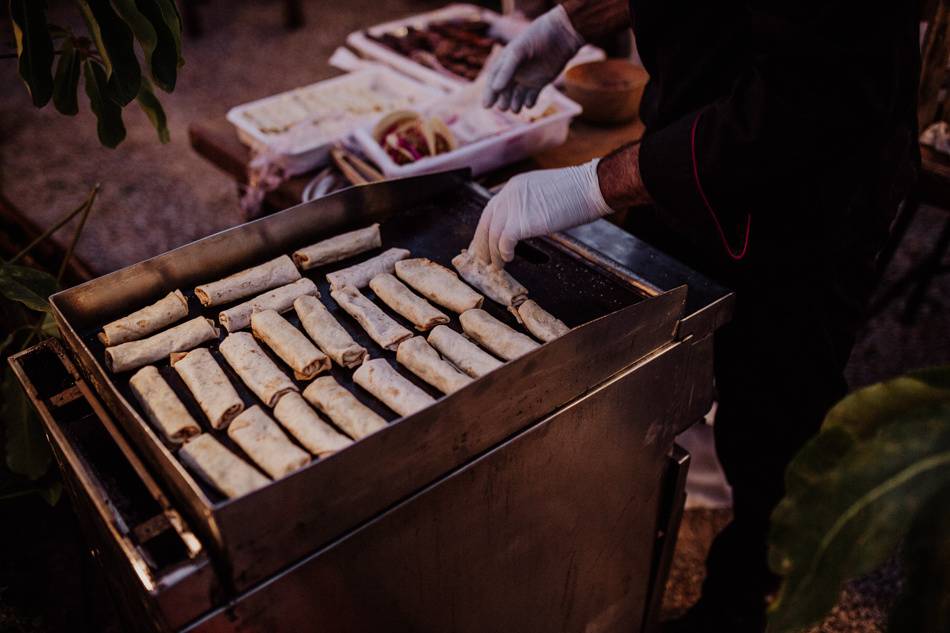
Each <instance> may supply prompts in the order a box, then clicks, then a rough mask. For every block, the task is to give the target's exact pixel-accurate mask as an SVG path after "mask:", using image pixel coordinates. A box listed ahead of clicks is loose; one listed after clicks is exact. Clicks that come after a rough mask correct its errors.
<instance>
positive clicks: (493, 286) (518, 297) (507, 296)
mask: <svg viewBox="0 0 950 633" xmlns="http://www.w3.org/2000/svg"><path fill="white" fill-rule="evenodd" d="M452 265H453V266H455V270H457V271H459V274H460V275H461V276H462V279H464V280H465V281H467V282H468V283H470V284H472V285H473V286H475V287H476V288H478V289H479V290H481V291H482V292H483V293H485V295H486V296H487V297H488V298H489V299H491V300H492V301H494V302H495V303H500V304H501V305H503V306H506V307H507V306H516V305H519V304H520V303H521V302H522V301H524V300H525V299H527V298H528V289H527V288H525V287H524V286H522V285H521V284H520V283H518V280H517V279H515V278H514V277H512V276H511V275H510V274H508V272H507V271H505V269H504V268H495V267H494V266H491V265H489V264H486V263H484V262H483V261H481V260H480V259H478V257H477V256H476V255H475V253H472V252H470V251H467V250H465V249H462V252H461V253H459V254H458V255H456V256H455V257H453V258H452Z"/></svg>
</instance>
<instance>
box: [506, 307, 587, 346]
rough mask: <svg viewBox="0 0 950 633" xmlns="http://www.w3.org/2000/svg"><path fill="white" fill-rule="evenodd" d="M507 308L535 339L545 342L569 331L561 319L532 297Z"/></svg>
mask: <svg viewBox="0 0 950 633" xmlns="http://www.w3.org/2000/svg"><path fill="white" fill-rule="evenodd" d="M508 310H509V311H510V312H511V313H512V314H514V315H515V318H516V319H518V323H521V324H522V325H524V326H525V328H527V330H528V331H529V332H531V334H533V335H534V337H535V338H536V339H538V340H540V341H544V342H545V343H547V342H549V341H553V340H554V339H556V338H558V337H559V336H564V335H565V334H567V333H568V332H570V331H571V328H569V327H567V325H565V324H564V322H563V321H561V320H560V319H558V318H557V317H555V316H554V315H553V314H551V313H550V312H548V311H547V310H545V309H544V308H542V307H541V306H539V305H538V304H537V302H536V301H533V300H532V299H528V300H527V301H525V302H524V303H522V304H521V305H519V306H517V307H510V308H508Z"/></svg>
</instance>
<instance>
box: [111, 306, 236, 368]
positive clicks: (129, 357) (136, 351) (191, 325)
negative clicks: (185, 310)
mask: <svg viewBox="0 0 950 633" xmlns="http://www.w3.org/2000/svg"><path fill="white" fill-rule="evenodd" d="M214 338H218V328H216V327H215V326H214V321H212V320H211V319H206V318H204V317H195V318H193V319H191V320H189V321H185V322H184V323H180V324H178V325H176V326H175V327H172V328H169V329H167V330H165V331H163V332H159V333H158V334H153V335H151V336H149V337H148V338H143V339H139V340H137V341H129V342H127V343H121V344H119V345H116V346H115V347H107V348H106V366H108V367H109V370H110V371H112V372H114V373H120V372H123V371H129V370H130V369H138V368H139V367H141V366H142V365H148V364H149V363H154V362H156V361H159V360H163V359H164V358H166V357H167V356H169V355H170V354H171V353H173V352H187V351H188V350H190V349H193V348H195V347H197V346H199V345H201V344H202V343H204V342H205V341H207V340H210V339H214Z"/></svg>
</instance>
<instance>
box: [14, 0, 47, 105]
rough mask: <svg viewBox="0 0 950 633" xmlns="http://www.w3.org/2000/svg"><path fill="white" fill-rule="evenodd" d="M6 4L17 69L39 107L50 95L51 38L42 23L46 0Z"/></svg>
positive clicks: (18, 0)
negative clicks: (11, 24)
mask: <svg viewBox="0 0 950 633" xmlns="http://www.w3.org/2000/svg"><path fill="white" fill-rule="evenodd" d="M9 4H10V20H11V21H12V22H13V36H14V38H15V39H16V52H17V60H18V65H17V71H18V72H19V74H20V78H21V79H23V83H25V84H26V87H27V90H29V91H30V97H31V98H32V99H33V105H35V106H36V107H37V108H42V107H43V106H44V105H46V104H47V103H48V102H49V100H50V97H52V96H53V73H52V70H51V68H52V65H53V40H52V39H51V38H50V33H49V29H48V28H47V24H46V0H10V2H9Z"/></svg>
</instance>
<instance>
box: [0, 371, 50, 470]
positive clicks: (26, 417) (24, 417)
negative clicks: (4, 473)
mask: <svg viewBox="0 0 950 633" xmlns="http://www.w3.org/2000/svg"><path fill="white" fill-rule="evenodd" d="M0 393H2V395H3V404H2V405H0V419H2V420H3V421H4V423H5V424H6V440H7V441H6V447H5V448H6V462H7V468H9V469H10V471H11V472H14V473H16V474H18V475H23V476H24V477H27V478H28V479H31V480H36V479H39V478H40V477H42V476H43V475H44V474H46V471H47V470H48V469H49V464H50V457H51V455H50V450H49V445H48V444H47V443H46V437H45V435H44V434H43V428H42V426H41V424H40V422H39V420H38V419H37V417H36V412H35V411H33V407H32V406H31V405H30V401H29V400H28V399H27V397H26V394H25V393H24V392H23V389H22V388H21V387H20V382H19V381H18V380H17V378H16V375H15V374H14V373H13V370H12V369H10V368H9V367H7V369H6V370H5V371H4V374H3V384H2V385H0Z"/></svg>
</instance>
